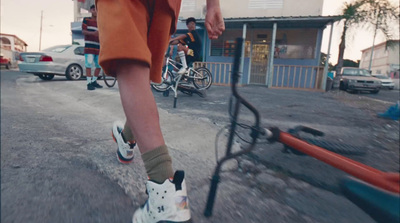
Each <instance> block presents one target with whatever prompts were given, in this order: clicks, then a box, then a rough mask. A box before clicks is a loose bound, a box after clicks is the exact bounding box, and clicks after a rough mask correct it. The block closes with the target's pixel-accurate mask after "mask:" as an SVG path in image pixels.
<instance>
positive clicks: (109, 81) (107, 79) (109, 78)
mask: <svg viewBox="0 0 400 223" xmlns="http://www.w3.org/2000/svg"><path fill="white" fill-rule="evenodd" d="M103 80H104V83H105V84H106V85H107V87H114V85H115V82H117V78H115V77H112V76H107V75H105V74H104V75H103Z"/></svg>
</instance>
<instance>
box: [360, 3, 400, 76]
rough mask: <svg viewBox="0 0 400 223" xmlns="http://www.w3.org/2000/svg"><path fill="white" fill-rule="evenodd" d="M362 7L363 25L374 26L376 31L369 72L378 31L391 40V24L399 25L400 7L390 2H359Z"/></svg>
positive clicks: (369, 67)
mask: <svg viewBox="0 0 400 223" xmlns="http://www.w3.org/2000/svg"><path fill="white" fill-rule="evenodd" d="M359 2H360V3H361V6H360V7H359V12H358V14H359V15H360V16H361V17H362V18H363V23H365V24H366V25H367V26H372V28H373V29H374V38H373V40H372V49H371V56H370V60H369V66H368V70H371V64H372V56H373V53H374V47H375V38H376V34H377V32H378V31H380V32H381V33H382V34H383V35H384V36H385V38H386V40H390V39H391V37H392V35H391V32H390V31H391V30H393V29H391V28H392V27H391V24H392V23H393V21H397V22H396V24H399V21H398V20H399V7H398V6H394V5H393V4H391V3H390V2H389V1H388V0H359Z"/></svg>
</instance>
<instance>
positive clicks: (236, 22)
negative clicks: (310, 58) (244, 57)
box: [196, 16, 341, 29]
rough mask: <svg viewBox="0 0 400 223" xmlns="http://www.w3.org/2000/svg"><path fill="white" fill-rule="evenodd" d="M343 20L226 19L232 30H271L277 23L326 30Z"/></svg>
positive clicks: (328, 17) (199, 22)
mask: <svg viewBox="0 0 400 223" xmlns="http://www.w3.org/2000/svg"><path fill="white" fill-rule="evenodd" d="M340 19H341V17H340V16H297V17H292V16H290V17H246V18H224V21H225V27H226V28H230V29H242V28H243V24H247V26H248V27H249V28H271V29H272V27H273V24H274V23H277V25H278V29H279V28H324V27H325V26H326V25H327V24H329V23H331V22H336V21H339V20H340ZM196 21H197V23H198V24H202V25H203V24H204V19H198V20H196Z"/></svg>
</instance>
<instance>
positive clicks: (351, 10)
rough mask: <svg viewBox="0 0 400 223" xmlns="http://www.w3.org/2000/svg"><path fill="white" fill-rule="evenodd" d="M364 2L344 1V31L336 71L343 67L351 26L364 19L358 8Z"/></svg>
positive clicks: (338, 71) (338, 72)
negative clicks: (348, 32)
mask: <svg viewBox="0 0 400 223" xmlns="http://www.w3.org/2000/svg"><path fill="white" fill-rule="evenodd" d="M361 4H362V3H360V2H355V3H347V2H345V3H344V7H343V10H342V15H341V17H342V20H344V22H343V31H342V36H341V38H340V39H341V40H340V44H339V55H338V62H337V65H336V73H337V74H340V70H341V69H342V67H343V56H344V50H345V48H346V34H347V31H348V29H349V28H351V27H352V26H353V25H356V24H358V23H359V22H360V20H361V19H362V18H361V17H360V15H359V13H358V9H359V7H360V6H361Z"/></svg>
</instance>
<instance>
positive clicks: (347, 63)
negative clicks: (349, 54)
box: [332, 59, 360, 70]
mask: <svg viewBox="0 0 400 223" xmlns="http://www.w3.org/2000/svg"><path fill="white" fill-rule="evenodd" d="M337 66H338V65H337V64H336V65H335V66H333V67H332V70H336V68H337ZM343 67H360V60H357V61H354V60H348V59H344V60H343Z"/></svg>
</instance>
